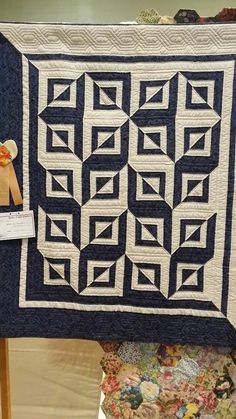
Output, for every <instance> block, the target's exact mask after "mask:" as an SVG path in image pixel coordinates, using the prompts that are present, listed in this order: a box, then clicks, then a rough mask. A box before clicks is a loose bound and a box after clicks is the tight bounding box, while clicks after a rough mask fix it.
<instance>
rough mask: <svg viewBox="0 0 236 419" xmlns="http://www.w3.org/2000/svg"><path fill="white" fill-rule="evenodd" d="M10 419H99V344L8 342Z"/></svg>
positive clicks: (22, 340) (100, 373)
mask: <svg viewBox="0 0 236 419" xmlns="http://www.w3.org/2000/svg"><path fill="white" fill-rule="evenodd" d="M9 341H10V378H11V398H12V419H97V418H98V411H99V401H100V390H99V384H100V382H101V379H102V371H101V367H100V365H99V361H100V359H101V357H102V354H103V351H102V349H101V348H100V346H99V345H98V343H97V342H90V341H82V340H73V339H70V340H64V339H10V340H9Z"/></svg>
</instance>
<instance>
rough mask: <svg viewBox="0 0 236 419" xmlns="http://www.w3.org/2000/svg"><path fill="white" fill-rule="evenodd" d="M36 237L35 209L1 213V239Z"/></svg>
mask: <svg viewBox="0 0 236 419" xmlns="http://www.w3.org/2000/svg"><path fill="white" fill-rule="evenodd" d="M30 237H35V225H34V213H33V211H20V212H5V213H0V240H15V239H26V238H30Z"/></svg>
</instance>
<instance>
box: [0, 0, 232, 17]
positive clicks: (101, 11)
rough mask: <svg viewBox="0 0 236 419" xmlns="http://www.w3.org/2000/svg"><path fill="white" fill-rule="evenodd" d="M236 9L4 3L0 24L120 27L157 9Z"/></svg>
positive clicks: (208, 4) (205, 1)
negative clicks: (70, 23)
mask: <svg viewBox="0 0 236 419" xmlns="http://www.w3.org/2000/svg"><path fill="white" fill-rule="evenodd" d="M233 6H236V2H235V1H234V0H198V1H196V0H169V1H166V2H164V1H162V0H129V1H127V0H119V1H117V0H66V1H63V0H50V1H48V0H41V1H40V2H38V1H37V0H8V1H6V0H1V1H0V10H1V15H0V19H1V20H14V21H15V20H18V21H25V20H26V21H44V22H49V21H50V22H52V21H53V22H55V21H62V22H82V23H111V22H114V23H118V22H120V21H127V20H134V18H135V17H136V16H137V15H138V14H139V12H140V10H142V9H145V8H152V7H153V8H155V9H156V10H158V12H159V13H161V14H162V15H173V14H174V13H175V12H177V11H178V10H179V9H180V8H188V9H190V8H193V9H197V11H198V13H199V14H201V15H203V16H204V15H209V16H214V15H215V14H216V13H217V12H218V11H219V10H220V9H221V8H223V7H233Z"/></svg>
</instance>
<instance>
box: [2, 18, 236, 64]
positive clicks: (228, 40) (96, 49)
mask: <svg viewBox="0 0 236 419" xmlns="http://www.w3.org/2000/svg"><path fill="white" fill-rule="evenodd" d="M0 32H2V34H3V35H4V36H6V37H7V39H8V40H9V41H10V42H12V43H13V45H14V46H15V47H16V48H17V49H18V50H19V51H20V52H22V53H25V54H26V53H28V54H29V53H32V54H34V53H35V52H36V51H37V53H41V54H43V53H50V54H53V53H60V54H70V55H71V54H75V55H83V54H94V55H101V54H102V55H111V54H113V55H115V54H118V55H126V56H127V55H136V56H137V55H162V56H163V55H175V56H178V55H201V54H203V55H204V54H208V55H222V54H232V53H236V24H208V25H76V24H74V25H73V24H53V23H46V24H45V23H0Z"/></svg>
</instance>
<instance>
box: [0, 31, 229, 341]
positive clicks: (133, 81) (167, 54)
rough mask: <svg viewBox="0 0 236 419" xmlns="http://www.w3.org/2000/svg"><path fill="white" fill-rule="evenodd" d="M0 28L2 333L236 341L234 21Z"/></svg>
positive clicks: (144, 339) (131, 338)
mask: <svg viewBox="0 0 236 419" xmlns="http://www.w3.org/2000/svg"><path fill="white" fill-rule="evenodd" d="M0 32H1V35H0V138H1V139H2V138H13V139H14V140H15V141H16V143H17V145H18V148H19V156H18V158H17V160H16V163H15V169H16V172H17V176H18V179H19V182H20V186H21V189H22V192H23V199H24V204H23V209H24V210H29V209H31V210H33V211H34V215H35V222H36V238H35V239H29V240H22V241H20V240H19V241H18V240H16V241H9V242H0V264H1V267H0V335H1V336H9V337H10V336H43V337H64V338H65V337H74V338H76V337H78V338H88V339H105V340H112V339H118V340H128V341H131V340H139V341H163V342H166V343H167V342H179V343H187V342H190V343H193V344H204V343H205V344H211V345H218V344H220V345H222V343H223V344H225V345H235V344H236V238H235V235H236V211H235V209H236V202H235V199H234V192H235V184H234V175H235V171H234V164H235V134H236V84H235V82H236V78H235V62H236V26H235V25H227V24H226V25H224V24H221V25H206V26H191V25H189V26H188V25H187V26H186V25H184V26H182V25H178V26H175V25H171V26H168V25H167V26H161V25H160V26H142V25H140V26H139V25H134V26H132V25H131V26H129V25H127V26H126V25H114V26H109V25H104V26H102V25H100V26H99V25H81V26H80V25H66V24H64V25H60V24H16V23H15V24H9V23H2V24H0ZM10 209H11V210H13V211H14V210H16V209H17V210H18V208H16V207H14V206H12V207H10V208H5V207H4V208H3V207H2V208H1V207H0V211H9V210H10Z"/></svg>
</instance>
